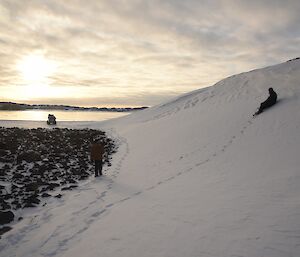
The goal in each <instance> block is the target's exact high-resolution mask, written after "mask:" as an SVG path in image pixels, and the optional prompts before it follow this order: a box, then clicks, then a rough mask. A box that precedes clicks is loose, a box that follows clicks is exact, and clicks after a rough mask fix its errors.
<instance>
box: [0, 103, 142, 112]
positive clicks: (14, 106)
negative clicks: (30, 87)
mask: <svg viewBox="0 0 300 257" xmlns="http://www.w3.org/2000/svg"><path fill="white" fill-rule="evenodd" d="M146 108H148V107H145V106H143V107H134V108H133V107H125V108H115V107H113V108H107V107H101V108H98V107H78V106H70V105H48V104H32V105H31V104H23V103H13V102H0V110H12V111H17V110H74V111H101V112H131V111H139V110H143V109H146Z"/></svg>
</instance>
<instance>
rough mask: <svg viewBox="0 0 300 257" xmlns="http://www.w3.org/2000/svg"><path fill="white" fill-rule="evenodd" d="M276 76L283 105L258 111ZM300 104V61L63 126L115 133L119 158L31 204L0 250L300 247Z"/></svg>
mask: <svg viewBox="0 0 300 257" xmlns="http://www.w3.org/2000/svg"><path fill="white" fill-rule="evenodd" d="M270 86H272V87H273V88H274V89H275V91H276V92H277V93H278V96H279V102H278V104H276V105H275V106H274V107H272V108H271V109H269V110H267V111H265V112H264V113H262V114H261V115H259V116H258V117H256V118H255V119H253V118H252V114H253V113H254V112H255V110H256V107H258V106H259V103H260V102H261V101H263V100H265V99H266V98H267V96H268V93H267V91H268V88H269V87H270ZM299 107H300V61H299V60H294V61H290V62H287V63H283V64H279V65H276V66H272V67H268V68H264V69H260V70H255V71H251V72H247V73H243V74H239V75H236V76H232V77H230V78H227V79H225V80H222V81H220V82H219V83H217V84H216V85H214V86H212V87H208V88H206V89H201V90H197V91H194V92H191V93H189V94H186V95H184V96H181V97H179V98H177V99H174V100H172V101H170V102H168V103H165V104H161V105H159V106H156V107H153V108H149V109H147V110H144V111H141V112H138V113H134V114H131V115H129V116H126V117H122V118H119V119H115V120H110V121H106V122H99V123H98V122H91V123H64V124H61V126H67V127H68V126H69V127H72V128H74V127H78V128H83V127H90V128H99V129H103V130H105V131H107V133H108V134H109V135H110V136H111V137H114V138H116V140H117V143H118V144H119V150H118V153H116V154H115V155H114V156H113V162H112V166H111V167H105V172H104V173H105V174H106V175H105V176H104V177H102V178H100V179H94V178H92V179H89V180H88V181H85V182H84V183H83V184H82V185H81V186H80V188H78V189H76V190H73V191H72V192H68V193H65V196H64V198H63V199H58V200H52V202H49V203H48V205H47V206H45V207H41V208H36V209H34V210H28V211H27V212H25V213H24V219H23V220H22V221H20V222H18V223H17V224H16V225H15V226H14V227H13V230H11V231H10V232H8V233H6V234H5V235H4V236H3V238H2V239H1V240H0V256H3V257H4V256H6V257H9V256H24V257H25V256H26V257H27V256H28V257H29V256H30V257H32V256H65V257H67V256H68V257H71V256H72V257H76V256H86V257H95V256H109V257H117V256H122V257H148V256H149V257H150V256H151V257H152V256H155V257H161V256H163V257H176V256H178V257H183V256H185V257H186V256H189V257H195V256H201V257H202V256H203V257H208V256H210V257H211V256H213V257H227V256H228V257H229V256H244V257H262V256H265V257H283V256H293V257H298V256H300V186H299V185H300V170H299V167H300V158H299V153H300V137H299V131H300V130H299V129H300V112H299ZM0 125H2V126H24V127H35V126H40V125H43V124H42V123H38V122H0Z"/></svg>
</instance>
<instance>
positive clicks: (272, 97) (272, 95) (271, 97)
mask: <svg viewBox="0 0 300 257" xmlns="http://www.w3.org/2000/svg"><path fill="white" fill-rule="evenodd" d="M269 94H270V95H269V97H268V98H267V100H266V101H264V103H265V105H267V106H272V105H274V104H275V103H276V101H277V94H276V92H275V91H274V90H273V88H269Z"/></svg>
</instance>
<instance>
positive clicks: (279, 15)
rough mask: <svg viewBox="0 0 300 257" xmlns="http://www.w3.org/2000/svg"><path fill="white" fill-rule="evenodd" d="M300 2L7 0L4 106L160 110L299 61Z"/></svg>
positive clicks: (1, 58) (2, 37)
mask: <svg viewBox="0 0 300 257" xmlns="http://www.w3.org/2000/svg"><path fill="white" fill-rule="evenodd" d="M299 13H300V1H299V0H285V1H282V0H259V1H258V0H252V1H248V0H184V1H182V0H64V1H61V0H26V1H23V0H0V92H1V94H0V101H13V102H23V103H31V104H39V103H47V104H70V105H78V106H98V107H101V106H107V107H112V106H115V107H122V106H123V107H125V106H132V107H135V106H153V105H156V104H159V103H161V102H163V101H166V100H168V99H171V98H172V97H175V96H177V95H180V94H182V93H186V92H189V91H192V90H195V89H199V88H203V87H208V86H211V85H213V84H214V83H216V82H218V81H219V80H221V79H223V78H225V77H228V76H230V75H234V74H236V73H241V72H244V71H248V70H251V69H255V68H260V67H265V66H268V65H272V64H277V63H280V62H284V61H287V60H289V59H293V58H295V57H299V56H300V54H299V51H300V26H299V24H300V16H299Z"/></svg>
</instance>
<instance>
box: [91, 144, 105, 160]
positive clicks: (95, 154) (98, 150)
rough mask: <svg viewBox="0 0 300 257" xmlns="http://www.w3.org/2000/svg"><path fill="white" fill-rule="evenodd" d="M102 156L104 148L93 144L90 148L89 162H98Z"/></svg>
mask: <svg viewBox="0 0 300 257" xmlns="http://www.w3.org/2000/svg"><path fill="white" fill-rule="evenodd" d="M103 154H104V146H103V145H102V144H100V143H93V144H92V146H91V160H92V161H100V160H102V156H103Z"/></svg>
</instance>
